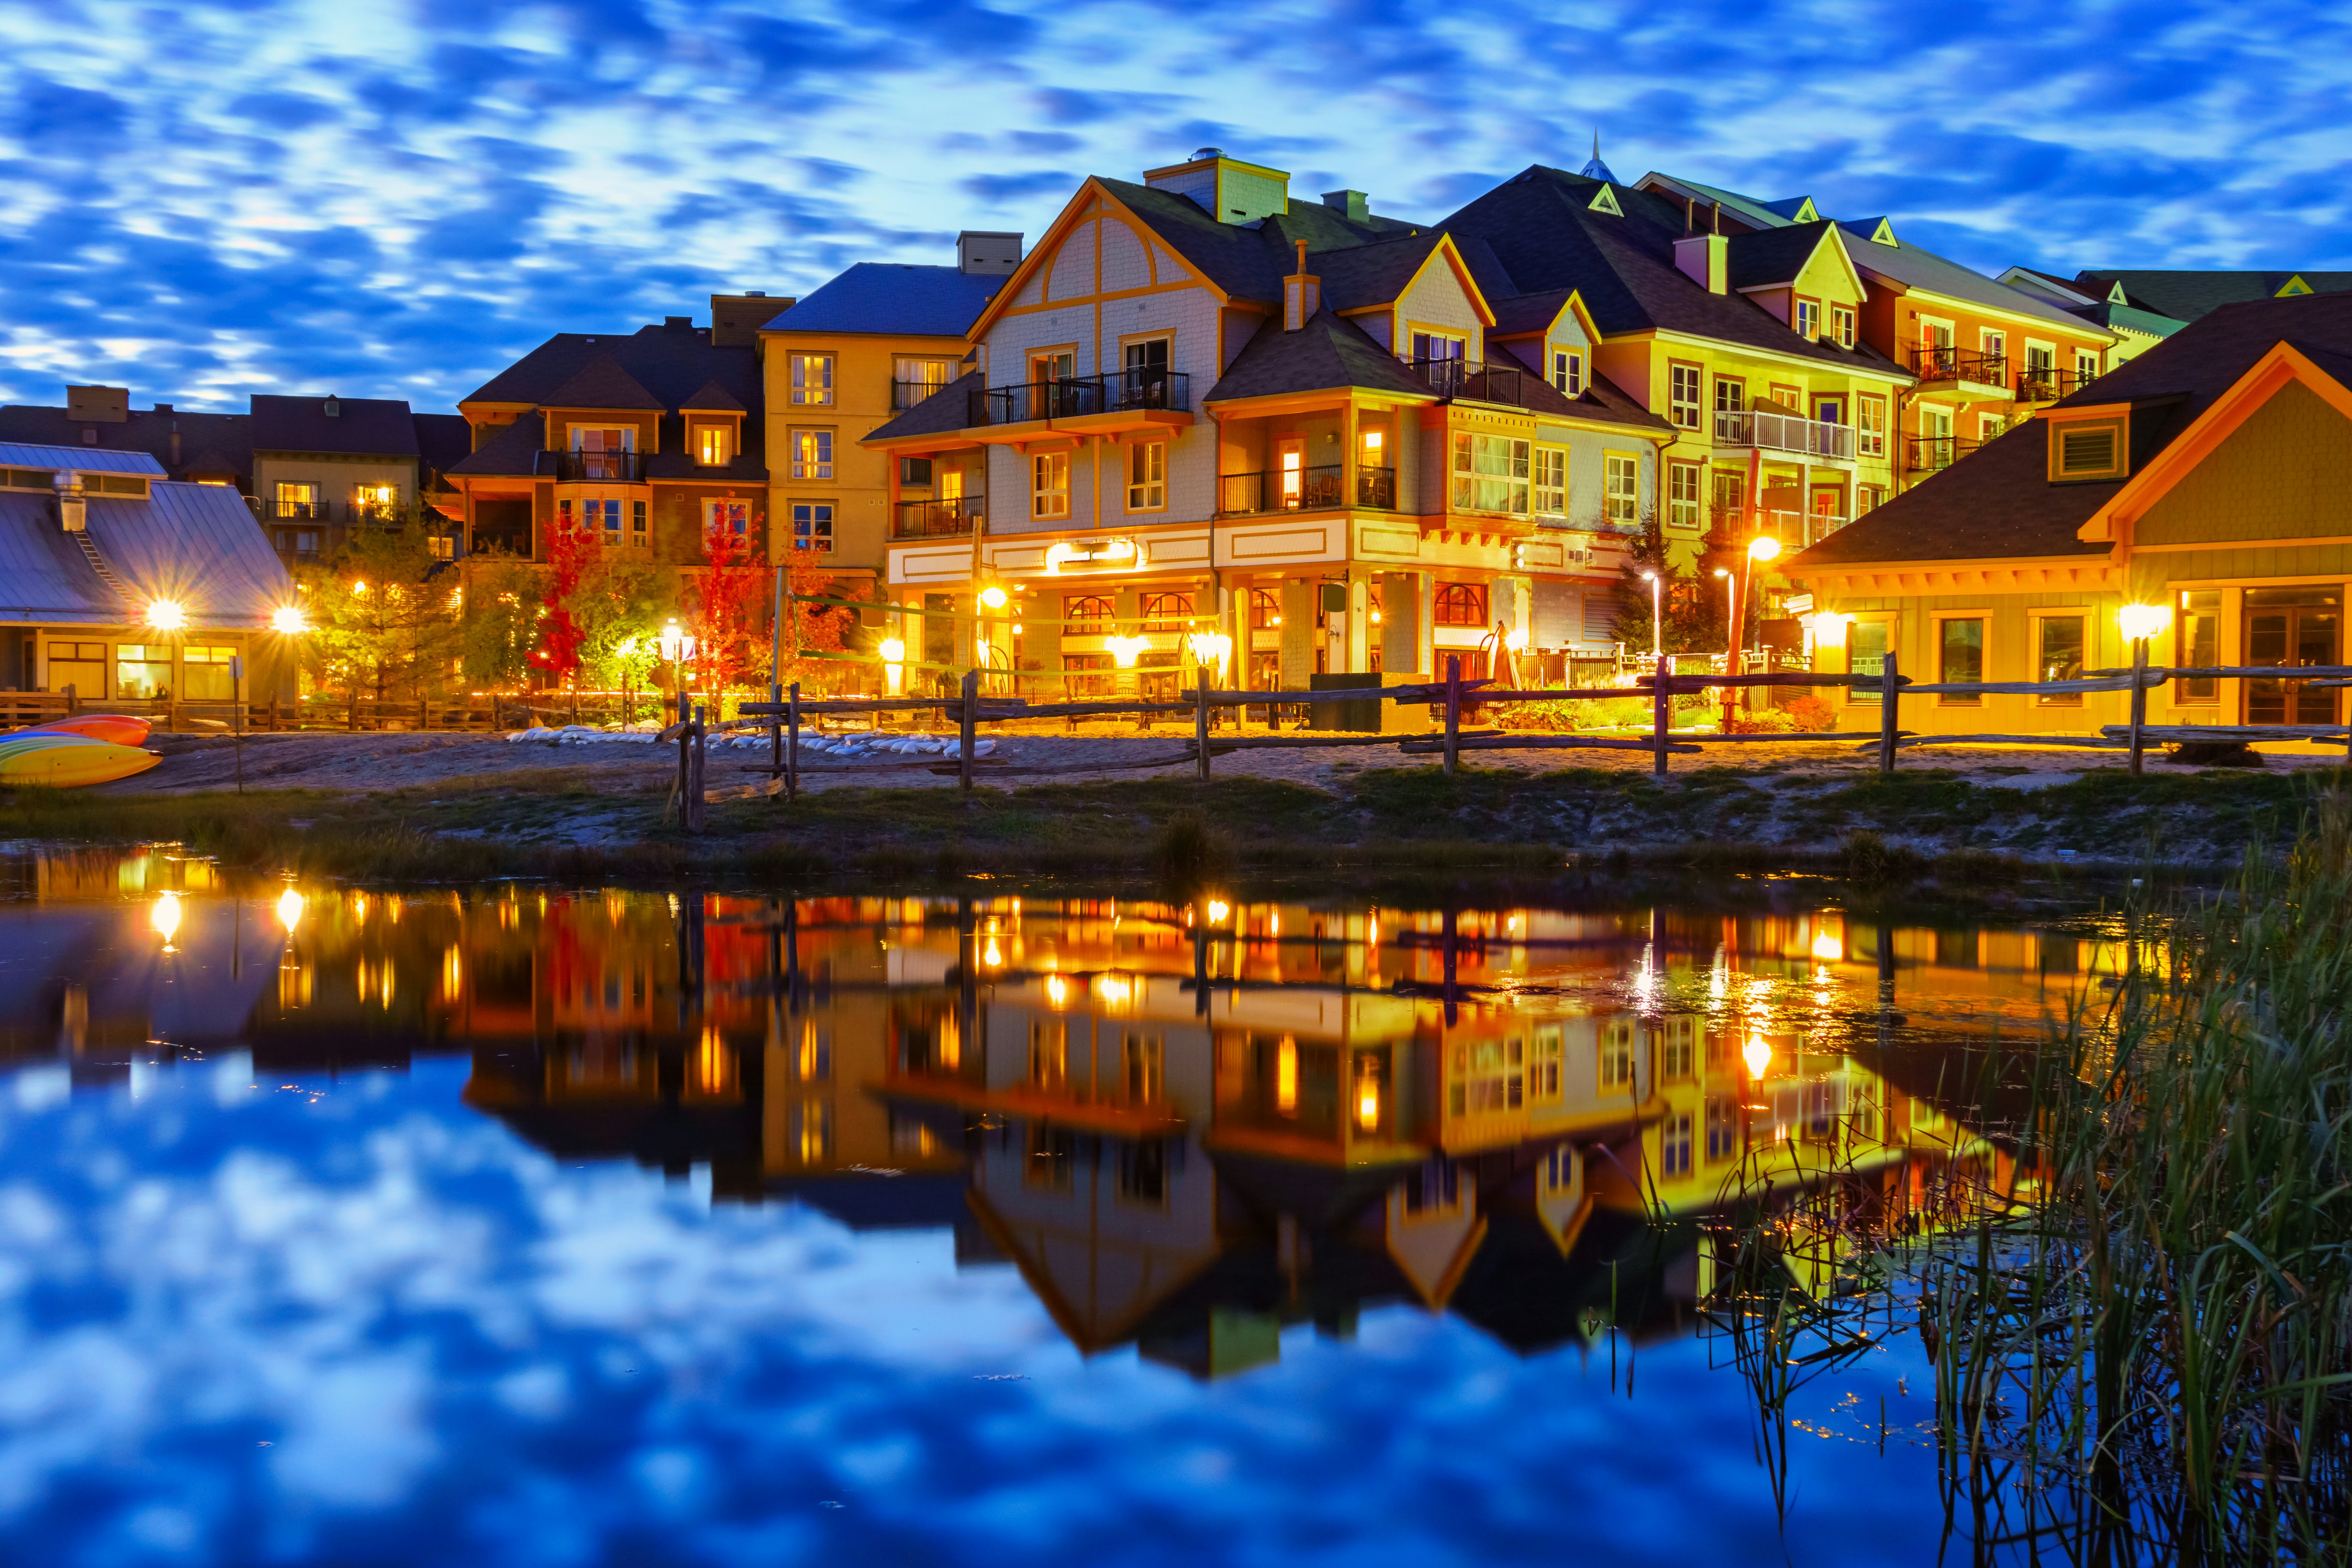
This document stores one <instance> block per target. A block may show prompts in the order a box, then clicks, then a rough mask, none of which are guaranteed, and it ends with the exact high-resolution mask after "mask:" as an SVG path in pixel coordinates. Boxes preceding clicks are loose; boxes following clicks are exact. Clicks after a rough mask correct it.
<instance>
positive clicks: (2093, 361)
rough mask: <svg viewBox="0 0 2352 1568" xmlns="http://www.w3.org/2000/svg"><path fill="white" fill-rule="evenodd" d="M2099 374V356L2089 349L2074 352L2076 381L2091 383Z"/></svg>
mask: <svg viewBox="0 0 2352 1568" xmlns="http://www.w3.org/2000/svg"><path fill="white" fill-rule="evenodd" d="M2097 374H2099V356H2098V355H2097V354H2095V353H2092V352H2090V351H2089V350H2087V349H2076V350H2075V351H2074V379H2075V380H2077V381H2089V380H2091V379H2093V378H2094V377H2095V376H2096V375H2097Z"/></svg>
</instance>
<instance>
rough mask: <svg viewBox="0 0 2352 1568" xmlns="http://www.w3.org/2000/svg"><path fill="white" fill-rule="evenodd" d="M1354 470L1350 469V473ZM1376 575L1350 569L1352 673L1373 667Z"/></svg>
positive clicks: (1349, 641) (1350, 650)
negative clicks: (1374, 587) (1373, 618)
mask: <svg viewBox="0 0 2352 1568" xmlns="http://www.w3.org/2000/svg"><path fill="white" fill-rule="evenodd" d="M1353 471H1354V470H1353V468H1350V469H1349V472H1350V473H1352V472H1353ZM1374 575H1376V574H1371V573H1368V572H1366V571H1365V570H1364V569H1363V568H1362V567H1360V566H1350V567H1349V569H1348V663H1347V667H1346V668H1348V669H1349V670H1350V671H1362V670H1367V669H1370V668H1371V667H1372V659H1371V649H1372V637H1371V626H1372V591H1371V583H1372V578H1373V577H1374Z"/></svg>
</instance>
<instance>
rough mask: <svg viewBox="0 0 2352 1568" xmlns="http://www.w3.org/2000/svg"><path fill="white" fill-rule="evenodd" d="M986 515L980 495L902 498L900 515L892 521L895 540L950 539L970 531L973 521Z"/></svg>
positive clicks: (891, 527)
mask: <svg viewBox="0 0 2352 1568" xmlns="http://www.w3.org/2000/svg"><path fill="white" fill-rule="evenodd" d="M986 515H987V510H986V509H985V508H984V507H983V506H982V503H981V498H980V497H978V496H958V497H956V498H955V499H954V500H902V501H900V502H899V503H898V516H897V517H895V518H892V519H891V520H890V537H891V538H893V539H951V538H955V537H957V536H959V535H962V534H967V533H970V532H971V528H972V524H973V523H974V522H976V521H979V520H980V519H981V518H982V517H985V516H986Z"/></svg>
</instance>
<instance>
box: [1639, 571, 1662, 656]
mask: <svg viewBox="0 0 2352 1568" xmlns="http://www.w3.org/2000/svg"><path fill="white" fill-rule="evenodd" d="M1642 580H1643V582H1645V583H1647V584H1649V585H1650V658H1651V661H1652V662H1653V663H1655V662H1656V661H1657V660H1659V659H1661V658H1665V656H1666V645H1665V643H1664V641H1663V640H1662V639H1663V637H1664V635H1665V619H1666V612H1665V608H1664V595H1665V589H1664V587H1663V586H1661V585H1660V584H1659V582H1658V574H1656V573H1655V572H1644V573H1643V574H1642Z"/></svg>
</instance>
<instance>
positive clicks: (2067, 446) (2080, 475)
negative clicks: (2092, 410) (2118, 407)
mask: <svg viewBox="0 0 2352 1568" xmlns="http://www.w3.org/2000/svg"><path fill="white" fill-rule="evenodd" d="M2123 434H2124V426H2123V421H2122V420H2120V419H2101V420H2074V421H2070V422H2068V423H2066V424H2063V425H2053V426H2051V427H2050V477H2051V478H2052V479H2121V478H2123V474H2124V454H2123Z"/></svg>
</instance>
